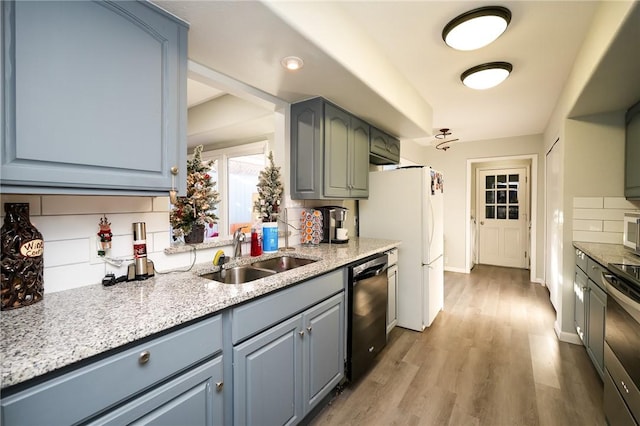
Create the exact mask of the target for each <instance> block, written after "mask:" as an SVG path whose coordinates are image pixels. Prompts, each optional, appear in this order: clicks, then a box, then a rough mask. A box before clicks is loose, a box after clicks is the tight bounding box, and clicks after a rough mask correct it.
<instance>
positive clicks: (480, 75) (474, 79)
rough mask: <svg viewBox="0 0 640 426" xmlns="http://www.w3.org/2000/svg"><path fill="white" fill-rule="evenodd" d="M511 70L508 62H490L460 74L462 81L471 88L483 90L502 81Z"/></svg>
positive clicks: (511, 67) (511, 66)
mask: <svg viewBox="0 0 640 426" xmlns="http://www.w3.org/2000/svg"><path fill="white" fill-rule="evenodd" d="M512 70H513V65H511V64H510V63H508V62H490V63H487V64H482V65H478V66H475V67H473V68H469V69H468V70H466V71H465V72H463V73H462V75H461V76H460V80H462V83H463V84H464V85H465V86H467V87H470V88H472V89H477V90H484V89H490V88H491V87H495V86H497V85H498V84H500V83H502V82H503V81H504V80H505V79H506V78H507V77H509V74H510V73H511V71H512Z"/></svg>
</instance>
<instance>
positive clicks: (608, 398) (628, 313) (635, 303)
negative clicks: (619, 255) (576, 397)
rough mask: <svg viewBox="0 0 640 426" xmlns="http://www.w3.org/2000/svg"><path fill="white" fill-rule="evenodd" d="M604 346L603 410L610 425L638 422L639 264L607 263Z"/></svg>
mask: <svg viewBox="0 0 640 426" xmlns="http://www.w3.org/2000/svg"><path fill="white" fill-rule="evenodd" d="M608 269H609V271H610V272H611V274H608V273H603V274H602V282H603V283H604V284H605V286H606V288H607V294H608V297H607V310H606V315H605V345H604V365H605V370H606V372H605V375H604V411H605V415H606V417H607V420H608V422H609V424H611V425H638V424H639V423H640V266H638V265H626V264H616V263H610V264H609V265H608Z"/></svg>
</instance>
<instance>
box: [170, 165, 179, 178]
mask: <svg viewBox="0 0 640 426" xmlns="http://www.w3.org/2000/svg"><path fill="white" fill-rule="evenodd" d="M170 170H171V174H172V175H174V176H176V175H177V174H178V172H179V171H180V169H178V166H173V167H171V169H170Z"/></svg>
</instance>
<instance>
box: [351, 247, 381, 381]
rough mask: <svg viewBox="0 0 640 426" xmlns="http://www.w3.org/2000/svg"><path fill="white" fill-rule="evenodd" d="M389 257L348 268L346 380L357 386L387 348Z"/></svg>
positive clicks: (362, 262)
mask: <svg viewBox="0 0 640 426" xmlns="http://www.w3.org/2000/svg"><path fill="white" fill-rule="evenodd" d="M387 288H388V285H387V255H386V254H380V255H375V256H372V257H368V258H366V259H364V260H363V261H361V262H359V263H354V264H353V265H351V266H350V267H349V289H348V312H349V317H348V318H349V326H348V328H347V378H348V379H349V380H350V381H352V382H355V381H357V380H358V379H359V378H360V377H362V376H363V375H364V373H365V372H366V371H367V370H368V369H369V367H371V364H372V363H373V360H374V358H375V357H376V355H377V354H378V353H379V352H380V351H381V350H382V348H383V347H384V346H385V345H386V344H387V297H388V295H387Z"/></svg>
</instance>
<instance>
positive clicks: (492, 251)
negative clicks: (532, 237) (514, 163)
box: [476, 167, 529, 269]
mask: <svg viewBox="0 0 640 426" xmlns="http://www.w3.org/2000/svg"><path fill="white" fill-rule="evenodd" d="M477 181H478V191H477V197H476V199H477V202H478V210H477V212H478V218H479V233H478V238H479V244H478V248H479V249H478V252H479V253H478V257H479V263H481V264H486V265H497V266H507V267H511V268H524V269H526V268H528V267H529V256H528V253H527V244H528V238H527V224H528V216H529V215H528V211H527V205H528V203H527V196H528V191H527V185H528V179H527V169H526V168H524V167H522V168H513V169H491V170H488V169H484V170H478V179H477Z"/></svg>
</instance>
